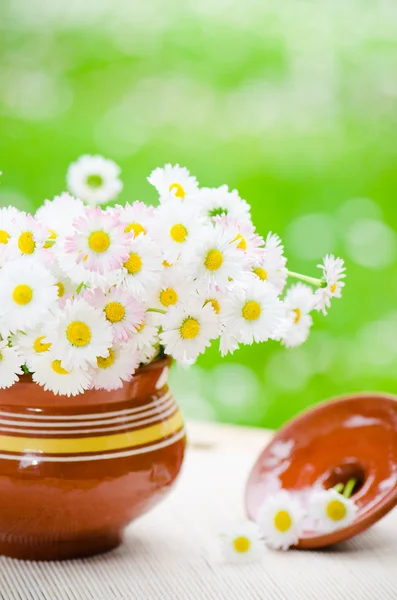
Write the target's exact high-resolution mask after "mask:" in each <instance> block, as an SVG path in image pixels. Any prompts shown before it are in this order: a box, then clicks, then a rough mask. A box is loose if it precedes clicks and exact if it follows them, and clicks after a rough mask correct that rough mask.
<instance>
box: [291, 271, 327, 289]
mask: <svg viewBox="0 0 397 600" xmlns="http://www.w3.org/2000/svg"><path fill="white" fill-rule="evenodd" d="M287 275H288V276H289V277H294V278H295V279H300V281H304V282H305V283H310V285H315V286H316V287H322V286H323V280H322V279H317V277H309V276H308V275H301V274H300V273H294V272H293V271H287Z"/></svg>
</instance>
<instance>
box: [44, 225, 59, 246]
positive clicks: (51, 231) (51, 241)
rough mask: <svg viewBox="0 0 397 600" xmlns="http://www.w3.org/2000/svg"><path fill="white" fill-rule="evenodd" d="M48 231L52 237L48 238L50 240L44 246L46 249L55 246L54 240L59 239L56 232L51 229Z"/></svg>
mask: <svg viewBox="0 0 397 600" xmlns="http://www.w3.org/2000/svg"><path fill="white" fill-rule="evenodd" d="M48 231H49V233H50V235H49V236H48V240H47V241H46V243H45V244H44V248H51V246H53V244H54V240H56V239H57V234H56V233H55V231H54V230H53V229H49V230H48Z"/></svg>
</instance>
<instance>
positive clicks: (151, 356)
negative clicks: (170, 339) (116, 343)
mask: <svg viewBox="0 0 397 600" xmlns="http://www.w3.org/2000/svg"><path fill="white" fill-rule="evenodd" d="M159 352H160V346H159V345H157V346H145V347H144V348H143V350H138V351H137V357H138V358H137V360H138V364H139V365H148V364H149V363H151V362H153V361H154V360H155V359H156V358H157V356H158V354H159Z"/></svg>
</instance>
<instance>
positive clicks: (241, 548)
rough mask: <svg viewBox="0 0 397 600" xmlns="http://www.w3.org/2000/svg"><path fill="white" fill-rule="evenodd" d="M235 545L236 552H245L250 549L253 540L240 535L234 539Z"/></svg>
mask: <svg viewBox="0 0 397 600" xmlns="http://www.w3.org/2000/svg"><path fill="white" fill-rule="evenodd" d="M233 546H234V549H235V551H236V552H238V553H239V554H244V553H245V552H248V550H249V549H250V547H251V542H250V540H249V539H248V538H246V537H245V536H244V535H240V536H239V537H238V538H236V539H234V540H233Z"/></svg>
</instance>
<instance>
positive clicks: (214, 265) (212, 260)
mask: <svg viewBox="0 0 397 600" xmlns="http://www.w3.org/2000/svg"><path fill="white" fill-rule="evenodd" d="M222 263H223V254H222V252H221V251H220V250H210V251H209V252H208V254H207V256H206V257H205V261H204V266H205V267H206V268H207V269H209V270H210V271H217V270H218V269H220V268H221V266H222Z"/></svg>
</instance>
